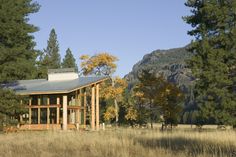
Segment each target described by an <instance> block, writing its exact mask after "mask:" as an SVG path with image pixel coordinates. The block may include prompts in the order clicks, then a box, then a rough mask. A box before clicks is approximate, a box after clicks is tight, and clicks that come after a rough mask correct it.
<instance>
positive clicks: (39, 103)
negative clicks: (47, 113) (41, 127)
mask: <svg viewBox="0 0 236 157" xmlns="http://www.w3.org/2000/svg"><path fill="white" fill-rule="evenodd" d="M38 105H41V99H40V97H39V98H38ZM40 119H41V113H40V108H38V124H40Z"/></svg>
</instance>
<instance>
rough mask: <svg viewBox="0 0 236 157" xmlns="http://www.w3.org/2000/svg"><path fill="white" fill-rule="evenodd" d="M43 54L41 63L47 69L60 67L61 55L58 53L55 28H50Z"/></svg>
mask: <svg viewBox="0 0 236 157" xmlns="http://www.w3.org/2000/svg"><path fill="white" fill-rule="evenodd" d="M44 53H45V56H44V60H43V64H44V65H45V66H46V67H47V69H58V68H61V57H60V54H59V44H58V41H57V34H56V31H55V29H52V30H51V32H50V35H49V39H48V45H47V48H46V49H45V50H44Z"/></svg>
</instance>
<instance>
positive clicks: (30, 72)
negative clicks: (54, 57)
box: [0, 0, 39, 123]
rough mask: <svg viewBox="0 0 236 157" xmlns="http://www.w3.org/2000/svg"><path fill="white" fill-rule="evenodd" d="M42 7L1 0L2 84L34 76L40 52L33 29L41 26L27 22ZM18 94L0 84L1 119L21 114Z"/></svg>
mask: <svg viewBox="0 0 236 157" xmlns="http://www.w3.org/2000/svg"><path fill="white" fill-rule="evenodd" d="M38 9H39V5H38V4H37V3H35V2H34V3H33V2H32V0H17V1H16V0H1V1H0V84H1V83H6V82H12V81H16V80H20V79H31V78H33V77H34V75H35V72H36V69H35V60H36V57H37V53H36V51H35V50H34V46H35V43H34V41H33V39H34V37H33V36H32V33H34V32H36V31H37V30H38V29H37V27H35V26H34V25H32V24H29V23H28V15H29V14H30V13H35V12H37V11H38ZM24 109H25V107H24V105H20V99H19V96H16V95H15V93H14V92H13V91H11V90H6V89H3V88H1V86H0V116H1V117H4V119H2V118H1V120H0V123H3V121H2V120H4V123H6V120H8V119H7V118H10V117H11V118H19V114H20V113H22V112H25V111H24Z"/></svg>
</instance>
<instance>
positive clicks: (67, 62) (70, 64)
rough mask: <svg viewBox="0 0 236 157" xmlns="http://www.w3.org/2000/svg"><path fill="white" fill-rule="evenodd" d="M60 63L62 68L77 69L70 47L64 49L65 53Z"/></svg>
mask: <svg viewBox="0 0 236 157" xmlns="http://www.w3.org/2000/svg"><path fill="white" fill-rule="evenodd" d="M61 65H62V68H75V70H78V67H77V65H76V60H75V58H74V56H73V54H72V52H71V50H70V48H68V49H67V50H66V55H65V57H64V59H63V62H62V63H61Z"/></svg>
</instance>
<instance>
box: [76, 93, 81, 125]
mask: <svg viewBox="0 0 236 157" xmlns="http://www.w3.org/2000/svg"><path fill="white" fill-rule="evenodd" d="M81 93H82V92H81V90H79V92H77V103H78V104H76V105H78V106H81ZM76 123H78V124H81V110H80V109H77V110H76Z"/></svg>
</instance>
